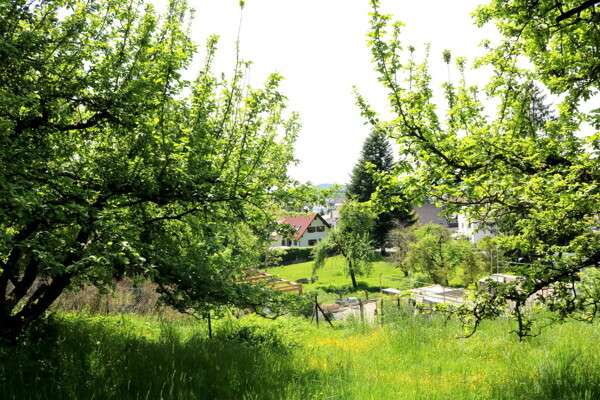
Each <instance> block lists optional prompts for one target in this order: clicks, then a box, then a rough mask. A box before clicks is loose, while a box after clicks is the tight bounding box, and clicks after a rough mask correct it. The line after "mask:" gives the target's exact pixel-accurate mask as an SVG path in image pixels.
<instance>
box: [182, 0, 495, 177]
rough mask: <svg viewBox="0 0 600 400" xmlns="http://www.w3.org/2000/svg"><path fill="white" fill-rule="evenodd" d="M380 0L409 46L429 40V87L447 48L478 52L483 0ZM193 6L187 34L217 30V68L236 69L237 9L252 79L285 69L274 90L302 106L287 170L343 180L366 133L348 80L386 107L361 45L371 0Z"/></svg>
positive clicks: (199, 36) (199, 38)
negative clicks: (477, 16)
mask: <svg viewBox="0 0 600 400" xmlns="http://www.w3.org/2000/svg"><path fill="white" fill-rule="evenodd" d="M381 3H382V6H381V11H382V12H383V13H389V14H393V15H394V18H395V19H399V20H401V21H402V22H404V23H405V24H406V26H405V27H404V31H403V32H404V35H403V37H404V39H403V41H404V43H405V44H406V45H413V46H415V47H416V48H417V50H419V49H422V48H423V44H424V43H427V42H428V43H431V56H430V60H431V69H432V74H433V75H434V77H436V76H437V77H439V79H438V80H435V81H434V86H433V87H434V89H435V88H438V87H439V85H440V84H441V82H442V81H443V80H445V79H446V78H447V70H446V65H445V64H443V62H442V52H443V50H444V49H449V50H451V51H452V56H453V57H457V56H465V57H468V58H469V59H472V58H473V57H475V56H477V55H481V54H482V49H481V48H479V47H478V45H479V43H480V42H481V40H482V39H483V38H485V37H486V33H484V32H482V31H481V30H478V29H477V28H476V27H475V26H474V25H473V24H472V19H471V17H470V14H471V12H472V11H474V10H475V8H476V7H477V4H479V3H481V0H457V1H448V0H430V1H427V2H425V1H414V0H413V1H408V0H382V2H381ZM190 5H191V6H192V7H194V8H195V9H196V15H195V20H194V26H193V39H194V41H195V42H196V43H198V44H204V42H205V41H206V38H207V37H208V36H209V35H212V34H215V35H219V36H220V40H219V51H218V53H217V62H216V63H215V70H216V71H218V72H226V73H229V72H230V71H231V70H232V69H233V65H234V54H235V49H234V42H235V41H236V37H237V34H238V27H239V22H240V15H242V25H241V36H240V42H241V57H242V58H243V59H245V60H251V61H253V65H252V68H251V76H250V78H251V82H250V83H251V85H252V86H254V87H258V86H260V85H261V84H262V82H264V80H265V77H266V76H267V75H268V74H269V73H271V72H278V73H280V74H281V75H283V76H284V78H285V80H284V82H283V84H282V87H281V91H282V92H283V94H284V95H286V96H287V97H288V99H289V101H288V104H289V109H290V110H293V111H297V112H299V113H300V115H301V120H302V130H301V132H300V136H299V138H298V141H297V143H296V147H295V154H296V157H297V158H298V159H299V160H300V163H299V165H298V166H294V167H292V168H291V170H290V174H291V176H292V177H293V178H295V179H297V180H300V181H302V182H305V181H311V182H312V183H315V184H319V183H347V182H348V180H349V175H350V172H351V171H352V167H353V166H354V164H355V163H356V161H357V159H358V157H359V154H360V150H361V147H362V143H363V141H364V139H365V137H366V136H367V134H368V133H369V127H368V126H366V125H364V124H363V120H362V118H361V117H360V115H359V111H358V108H357V107H356V106H355V104H354V97H353V95H352V87H353V85H356V86H357V87H358V89H359V91H360V92H361V93H362V94H363V95H364V96H365V97H366V98H367V99H368V100H369V101H370V102H371V103H372V104H373V105H374V106H375V107H376V109H378V110H381V111H384V110H385V96H386V95H385V92H384V91H382V89H380V86H379V84H378V83H377V81H376V75H375V73H374V72H373V66H372V64H371V61H370V60H371V54H370V52H369V49H368V48H367V47H366V36H365V35H366V33H367V32H368V29H369V15H368V13H369V11H370V7H369V1H368V0H303V1H298V0H296V1H291V0H246V5H245V7H244V10H243V11H241V10H240V7H239V1H238V0H190ZM240 13H241V14H240ZM486 32H488V34H489V32H490V30H489V29H488V30H487V31H486ZM202 50H203V49H202V48H201V51H202ZM201 59H202V57H199V60H201ZM199 67H200V66H199V65H198V66H194V69H196V70H197V69H198V68H199ZM477 75H478V74H476V73H475V72H471V73H469V74H468V75H467V80H469V81H475V80H477ZM471 77H472V79H471Z"/></svg>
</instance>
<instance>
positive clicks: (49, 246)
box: [0, 0, 302, 340]
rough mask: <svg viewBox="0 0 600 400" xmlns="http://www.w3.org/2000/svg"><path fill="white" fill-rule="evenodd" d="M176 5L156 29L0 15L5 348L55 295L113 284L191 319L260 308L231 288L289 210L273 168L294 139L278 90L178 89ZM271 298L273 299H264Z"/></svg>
mask: <svg viewBox="0 0 600 400" xmlns="http://www.w3.org/2000/svg"><path fill="white" fill-rule="evenodd" d="M189 22H190V19H189V17H188V10H187V6H186V4H185V2H184V1H179V0H173V1H171V2H170V3H169V5H168V8H167V10H166V13H165V14H164V15H163V16H159V15H158V14H157V13H156V12H155V11H154V9H153V7H152V6H151V5H150V4H144V3H143V2H142V1H141V0H140V1H138V0H131V1H125V2H123V1H115V0H99V1H94V2H75V1H70V0H60V1H59V0H42V1H35V2H26V1H3V2H2V3H1V4H0V54H1V58H2V63H1V65H0V126H1V129H0V142H1V143H2V146H0V193H1V195H0V293H2V294H1V295H0V337H2V338H4V339H8V340H15V338H16V337H17V336H18V335H19V333H20V332H22V331H23V329H24V328H25V327H26V326H27V325H28V324H30V323H31V322H33V321H35V320H36V319H38V318H39V317H40V316H42V315H43V314H44V312H45V311H46V310H47V309H48V308H49V307H50V306H51V305H52V303H53V302H54V300H55V299H56V298H57V297H58V296H60V294H61V293H62V292H63V291H64V290H66V289H68V288H71V287H77V286H82V285H89V284H92V285H96V286H98V287H109V286H110V285H111V283H112V282H114V280H115V279H118V278H119V277H120V276H123V275H124V274H140V275H143V276H146V277H148V278H150V279H152V280H154V281H155V282H156V283H158V290H159V291H160V293H161V294H162V295H163V300H164V301H165V302H167V303H168V304H170V305H172V306H174V307H176V308H177V309H179V310H182V311H186V312H198V313H203V312H206V311H208V310H211V309H214V308H215V307H219V306H221V305H240V306H243V307H256V308H261V307H263V306H264V305H265V304H266V302H267V301H269V300H273V302H271V305H270V307H276V304H275V303H276V302H277V297H276V294H272V293H267V292H265V291H263V290H261V289H260V288H257V287H253V286H251V285H242V284H240V283H236V279H238V277H239V276H240V273H241V272H242V271H243V270H244V269H246V268H248V267H249V266H254V265H255V263H256V260H257V259H258V253H259V252H260V249H262V248H264V244H263V243H261V242H262V241H264V240H267V239H266V238H268V237H269V235H268V234H269V232H271V231H272V230H273V229H274V227H275V226H276V224H275V222H274V221H273V219H272V217H271V216H270V214H269V213H268V212H266V211H267V210H268V209H269V208H271V207H274V206H276V205H278V204H285V203H287V202H288V201H291V199H293V198H295V199H297V198H301V197H302V196H301V193H300V192H298V190H296V193H294V194H293V196H291V195H290V196H288V192H287V191H286V188H288V187H289V186H290V184H291V183H292V182H291V181H290V179H289V178H288V176H287V173H286V167H287V165H288V164H289V163H290V162H293V154H292V153H291V150H290V149H292V144H293V142H294V140H295V137H296V133H297V129H298V123H297V121H296V118H295V117H294V116H292V117H291V118H289V119H285V118H284V117H283V114H282V113H283V110H284V108H285V104H284V101H285V98H284V96H283V95H282V94H281V93H280V92H279V91H278V83H279V81H280V79H281V77H280V76H279V75H277V74H275V75H272V76H270V77H269V78H268V80H267V82H266V83H265V85H264V87H262V88H260V89H253V88H250V87H247V86H245V83H244V82H245V78H244V74H245V72H246V69H247V67H248V63H246V62H243V61H239V62H238V63H237V64H236V65H235V70H234V72H233V75H232V76H231V78H230V79H229V80H227V79H226V78H225V77H221V78H217V77H216V76H215V75H213V73H212V72H211V62H212V59H213V56H214V52H215V44H216V39H215V38H211V39H210V41H209V42H208V44H207V48H206V54H207V56H206V62H205V64H204V66H203V67H202V68H200V71H199V73H198V75H197V78H196V79H195V80H194V81H193V82H187V81H185V80H184V79H183V78H182V71H183V70H184V69H185V68H188V67H190V62H191V61H192V57H193V55H194V54H195V50H196V46H195V45H194V44H193V43H191V42H190V39H189V35H188V33H189V32H188V29H189ZM273 296H275V297H273Z"/></svg>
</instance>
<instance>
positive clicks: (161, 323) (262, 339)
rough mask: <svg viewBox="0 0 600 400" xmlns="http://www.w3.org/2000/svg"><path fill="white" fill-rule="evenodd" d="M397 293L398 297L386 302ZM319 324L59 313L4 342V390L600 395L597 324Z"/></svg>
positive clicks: (430, 320) (82, 395) (39, 394)
mask: <svg viewBox="0 0 600 400" xmlns="http://www.w3.org/2000/svg"><path fill="white" fill-rule="evenodd" d="M390 304H391V303H390ZM385 318H386V319H385V322H384V323H381V322H378V323H375V324H371V325H368V324H364V323H361V322H358V321H349V322H344V323H342V322H337V323H336V325H335V328H331V327H329V326H324V325H323V324H321V325H320V326H318V327H317V326H316V324H314V323H311V322H310V321H309V320H307V319H304V318H303V317H292V316H287V317H283V318H282V319H278V320H275V321H270V320H264V319H259V318H258V317H252V316H247V317H244V318H237V319H236V318H233V317H228V318H224V319H222V320H219V321H217V322H216V323H215V335H214V338H213V339H212V340H211V339H208V336H207V332H206V324H205V322H204V321H196V320H193V319H190V318H182V319H177V320H171V321H165V320H160V319H158V318H156V317H143V318H142V317H138V316H133V315H129V316H125V315H115V316H90V315H85V314H59V315H56V316H54V317H52V318H50V319H49V320H48V321H47V322H46V323H45V324H43V325H42V326H39V327H37V329H36V330H35V331H34V332H32V333H30V335H29V336H28V339H27V341H26V343H24V344H23V346H22V347H18V348H11V347H8V348H0V398H2V399H15V400H25V399H273V400H281V399H290V400H296V399H298V400H300V399H303V400H306V399H348V400H354V399H356V400H362V399H365V400H366V399H373V400H379V399H388V398H401V399H597V398H600V360H599V354H598V351H597V348H596V347H597V346H596V343H597V342H598V340H599V339H600V329H599V328H598V326H597V325H586V324H581V323H574V322H573V323H566V324H563V325H558V326H555V327H554V328H552V329H548V330H546V331H545V332H544V333H543V335H541V336H539V337H536V338H530V339H528V340H526V341H525V342H522V343H520V342H518V340H517V338H516V336H515V335H511V334H509V333H508V331H509V330H510V329H511V327H510V326H509V324H508V323H507V322H506V321H503V320H498V321H491V322H488V323H486V324H484V325H483V327H482V329H481V331H480V332H479V333H478V334H477V335H475V336H474V337H472V338H470V339H457V338H456V336H457V334H458V333H459V331H460V327H459V326H458V324H456V323H455V322H452V321H446V320H444V319H443V318H441V317H436V316H424V315H414V314H413V313H412V312H410V311H409V310H404V309H401V310H398V309H396V308H391V307H390V309H389V310H386V316H385Z"/></svg>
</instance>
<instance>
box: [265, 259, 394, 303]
mask: <svg viewBox="0 0 600 400" xmlns="http://www.w3.org/2000/svg"><path fill="white" fill-rule="evenodd" d="M312 268H313V262H312V261H309V262H304V263H299V264H292V265H286V266H283V267H275V268H269V269H268V270H267V272H268V273H269V274H272V275H276V276H278V277H280V278H283V279H288V280H290V281H296V280H298V279H302V278H310V277H312V276H313V275H312ZM315 275H316V276H317V277H318V280H317V281H316V282H314V283H309V284H304V285H303V289H304V292H305V293H310V292H316V293H318V294H319V297H320V298H321V297H322V296H323V297H324V298H327V299H333V298H335V295H334V294H327V292H332V291H334V290H336V289H335V288H337V290H336V291H337V292H338V293H339V291H340V290H341V291H342V292H343V293H344V294H343V296H344V297H346V296H357V297H361V298H365V297H366V293H365V291H368V292H369V293H378V292H379V289H380V276H381V275H388V276H396V277H403V276H404V274H403V272H402V271H401V270H400V269H398V268H397V267H395V266H393V264H392V263H390V262H388V261H387V260H386V259H385V258H384V259H381V260H379V261H376V262H374V263H373V270H372V271H371V273H370V274H369V276H361V277H357V279H356V280H357V282H358V285H359V291H358V292H354V291H352V290H351V287H352V282H351V280H350V277H349V276H348V275H347V274H346V272H345V264H344V259H343V258H342V257H341V256H335V257H331V258H329V259H328V260H327V262H326V263H325V266H324V267H323V268H321V269H320V270H318V271H317V272H316V274H315ZM383 283H384V284H383V286H384V287H388V286H389V284H388V285H386V282H385V280H384V282H383ZM388 283H389V282H388Z"/></svg>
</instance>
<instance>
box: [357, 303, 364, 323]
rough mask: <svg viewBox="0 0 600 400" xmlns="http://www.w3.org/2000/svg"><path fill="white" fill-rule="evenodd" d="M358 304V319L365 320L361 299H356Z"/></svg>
mask: <svg viewBox="0 0 600 400" xmlns="http://www.w3.org/2000/svg"><path fill="white" fill-rule="evenodd" d="M358 306H359V307H360V320H361V322H365V309H364V307H363V302H362V300H361V299H358Z"/></svg>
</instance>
